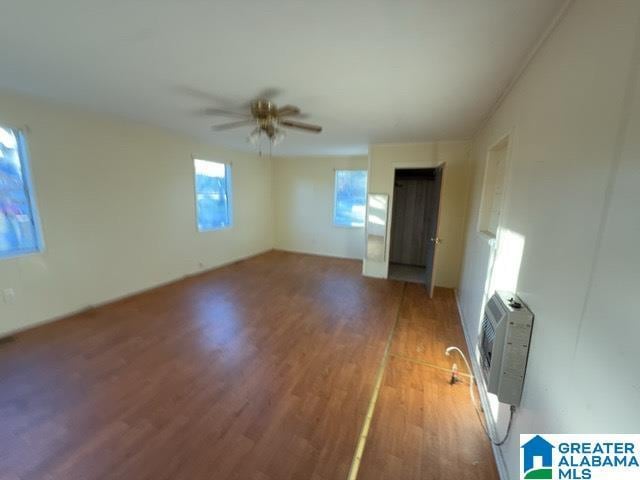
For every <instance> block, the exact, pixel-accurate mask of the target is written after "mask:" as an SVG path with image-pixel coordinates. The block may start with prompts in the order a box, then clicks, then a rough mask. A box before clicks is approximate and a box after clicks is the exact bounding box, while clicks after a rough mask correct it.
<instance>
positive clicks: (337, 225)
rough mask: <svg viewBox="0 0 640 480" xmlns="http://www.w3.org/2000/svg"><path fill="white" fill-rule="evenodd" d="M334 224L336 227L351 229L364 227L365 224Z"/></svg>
mask: <svg viewBox="0 0 640 480" xmlns="http://www.w3.org/2000/svg"><path fill="white" fill-rule="evenodd" d="M333 226H334V227H336V228H346V229H350V230H355V229H359V228H364V225H339V224H337V223H334V224H333Z"/></svg>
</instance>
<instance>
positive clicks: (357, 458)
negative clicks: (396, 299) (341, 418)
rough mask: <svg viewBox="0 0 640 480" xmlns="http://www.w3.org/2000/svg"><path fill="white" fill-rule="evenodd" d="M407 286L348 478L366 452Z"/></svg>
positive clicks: (354, 473) (354, 474)
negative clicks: (365, 448)
mask: <svg viewBox="0 0 640 480" xmlns="http://www.w3.org/2000/svg"><path fill="white" fill-rule="evenodd" d="M406 287H407V283H406V282H404V283H403V284H402V295H400V304H399V305H398V313H397V314H396V320H395V322H394V324H393V328H392V329H391V332H389V337H388V338H387V343H386V345H385V347H384V354H383V355H382V361H381V362H380V366H379V367H378V373H377V374H376V383H375V387H374V388H373V393H372V395H371V399H370V400H369V407H368V408H367V415H366V417H365V418H364V423H363V424H362V430H361V431H360V437H359V438H358V445H357V446H356V451H355V453H354V455H353V460H352V461H351V468H350V469H349V476H348V477H347V480H356V478H358V470H359V469H360V461H361V460H362V454H363V453H364V447H365V446H366V444H367V436H368V435H369V428H370V427H371V419H372V418H373V412H374V410H375V408H376V403H377V402H378V396H379V394H380V387H382V379H383V377H384V371H385V369H386V368H387V364H388V363H389V356H390V355H389V352H390V350H391V342H392V341H393V335H394V334H395V332H396V327H397V326H398V322H399V321H400V311H401V309H402V303H403V302H404V291H405V289H406Z"/></svg>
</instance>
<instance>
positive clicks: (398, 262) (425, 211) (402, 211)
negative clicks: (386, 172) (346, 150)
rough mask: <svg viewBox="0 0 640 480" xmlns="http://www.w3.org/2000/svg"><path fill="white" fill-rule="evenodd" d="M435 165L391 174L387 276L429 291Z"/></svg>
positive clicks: (437, 180)
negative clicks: (391, 196) (392, 184)
mask: <svg viewBox="0 0 640 480" xmlns="http://www.w3.org/2000/svg"><path fill="white" fill-rule="evenodd" d="M442 170H443V167H438V168H406V169H397V170H396V171H395V176H394V187H393V207H392V215H391V239H390V241H391V245H390V253H389V274H388V277H389V278H392V279H395V280H402V281H406V282H415V283H422V284H424V285H425V286H426V287H427V289H428V290H429V293H432V292H433V274H434V259H435V253H436V248H437V245H438V243H440V239H439V238H438V233H437V232H438V214H439V209H440V192H441V190H442V173H443V172H442Z"/></svg>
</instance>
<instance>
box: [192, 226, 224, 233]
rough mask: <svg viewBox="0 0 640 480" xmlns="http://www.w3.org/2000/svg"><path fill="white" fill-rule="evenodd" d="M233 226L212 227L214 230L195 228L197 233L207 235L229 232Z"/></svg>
mask: <svg viewBox="0 0 640 480" xmlns="http://www.w3.org/2000/svg"><path fill="white" fill-rule="evenodd" d="M232 228H233V225H227V226H224V227H214V228H197V229H196V230H197V231H198V233H207V232H220V231H223V230H231V229H232Z"/></svg>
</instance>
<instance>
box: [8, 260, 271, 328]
mask: <svg viewBox="0 0 640 480" xmlns="http://www.w3.org/2000/svg"><path fill="white" fill-rule="evenodd" d="M273 250H274V249H273V248H268V249H266V250H261V251H259V252H257V253H251V254H249V255H243V256H240V257H238V258H235V259H233V260H229V261H227V262H223V263H220V264H217V265H214V266H212V267H210V268H205V269H203V270H199V271H196V272H191V273H187V274H185V275H182V276H181V277H175V278H172V279H170V280H167V281H165V282H160V283H155V284H153V285H151V286H150V287H145V288H141V289H139V290H134V291H132V292H128V293H125V294H123V295H118V296H116V297H112V298H109V299H107V300H104V301H102V302H98V303H95V304H91V305H87V306H86V307H82V308H78V309H75V310H71V311H69V312H66V313H63V314H60V315H56V316H55V317H51V318H47V319H44V320H39V321H37V322H34V323H30V324H29V325H25V326H24V327H19V328H16V329H12V330H8V331H6V332H2V333H0V340H2V339H4V338H7V337H13V336H14V335H19V334H20V333H24V332H27V331H29V330H32V329H34V328H38V327H41V326H43V325H46V324H48V323H54V322H57V321H59V320H64V319H65V318H69V317H73V316H75V315H80V314H82V313H85V312H88V311H91V310H94V309H96V308H100V307H104V306H106V305H111V304H112V303H117V302H120V301H122V300H126V299H128V298H131V297H135V296H136V295H142V294H143V293H147V292H150V291H151V290H155V289H157V288H162V287H166V286H168V285H171V284H173V283H177V282H180V281H182V280H185V279H187V278H192V277H197V276H199V275H206V274H207V273H209V272H212V271H214V270H217V269H219V268H223V267H227V266H229V265H232V264H234V263H238V262H242V261H244V260H249V259H250V258H254V257H258V256H260V255H264V254H265V253H269V252H272V251H273Z"/></svg>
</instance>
